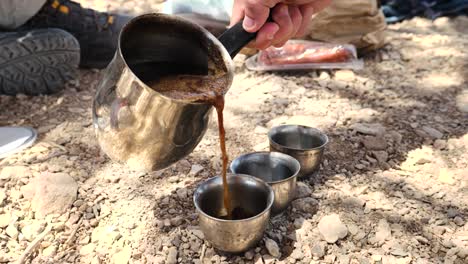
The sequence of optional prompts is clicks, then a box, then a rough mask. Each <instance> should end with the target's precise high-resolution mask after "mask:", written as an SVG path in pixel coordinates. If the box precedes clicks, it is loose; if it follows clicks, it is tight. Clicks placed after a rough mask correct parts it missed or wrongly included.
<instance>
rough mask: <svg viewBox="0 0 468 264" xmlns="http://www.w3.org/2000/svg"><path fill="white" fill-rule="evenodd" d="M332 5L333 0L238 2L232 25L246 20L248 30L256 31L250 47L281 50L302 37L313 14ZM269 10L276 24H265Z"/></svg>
mask: <svg viewBox="0 0 468 264" xmlns="http://www.w3.org/2000/svg"><path fill="white" fill-rule="evenodd" d="M278 3H279V4H278ZM330 3H331V0H235V1H234V5H233V12H232V16H231V25H234V24H235V23H237V22H239V21H241V20H243V27H244V29H245V30H246V31H248V32H257V38H256V40H255V42H254V43H253V44H251V45H249V46H254V47H256V48H258V49H265V48H267V47H269V46H272V45H273V46H276V47H281V46H283V45H284V44H285V43H286V42H287V41H288V40H289V39H291V38H293V37H296V36H297V37H300V36H303V35H304V34H305V33H306V31H307V27H308V25H309V21H310V19H311V17H312V15H313V14H314V13H317V12H319V11H321V10H322V9H324V8H325V7H327V6H328V5H329V4H330ZM270 10H271V12H272V18H273V22H266V21H267V19H268V16H269V14H270Z"/></svg>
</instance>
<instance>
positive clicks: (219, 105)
mask: <svg viewBox="0 0 468 264" xmlns="http://www.w3.org/2000/svg"><path fill="white" fill-rule="evenodd" d="M213 106H214V107H215V108H216V112H217V114H218V129H219V145H220V146H221V154H222V159H223V172H222V176H223V202H224V208H226V213H227V219H232V214H233V211H232V210H231V196H230V195H229V188H228V183H227V175H226V174H227V163H228V156H227V152H226V131H225V130H224V116H223V110H224V97H223V95H221V94H218V95H216V97H215V100H214V103H213Z"/></svg>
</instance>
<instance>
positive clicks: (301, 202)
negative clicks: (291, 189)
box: [292, 197, 319, 214]
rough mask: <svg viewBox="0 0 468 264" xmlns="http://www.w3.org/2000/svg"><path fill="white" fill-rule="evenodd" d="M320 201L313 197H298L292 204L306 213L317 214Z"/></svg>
mask: <svg viewBox="0 0 468 264" xmlns="http://www.w3.org/2000/svg"><path fill="white" fill-rule="evenodd" d="M318 205H319V203H318V201H317V200H315V199H314V198H311V197H306V198H301V199H297V200H295V201H293V202H292V206H293V207H294V208H296V209H297V210H300V211H302V212H304V213H310V214H315V213H316V212H317V210H318Z"/></svg>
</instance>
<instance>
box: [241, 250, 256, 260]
mask: <svg viewBox="0 0 468 264" xmlns="http://www.w3.org/2000/svg"><path fill="white" fill-rule="evenodd" d="M254 256H255V252H253V251H252V250H249V251H247V252H245V254H244V257H245V258H246V259H248V260H252V259H253V258H254Z"/></svg>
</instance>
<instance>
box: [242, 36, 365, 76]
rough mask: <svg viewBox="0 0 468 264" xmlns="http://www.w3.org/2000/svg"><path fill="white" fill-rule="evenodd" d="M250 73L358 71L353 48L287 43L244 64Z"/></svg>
mask: <svg viewBox="0 0 468 264" xmlns="http://www.w3.org/2000/svg"><path fill="white" fill-rule="evenodd" d="M246 66H247V69H249V70H254V71H287V70H310V69H354V70H358V69H362V68H363V67H364V63H363V61H362V60H359V59H358V58H357V52H356V47H354V46H353V45H348V44H345V45H338V44H330V43H322V42H315V41H307V40H290V41H288V42H287V43H286V44H285V45H284V46H283V47H281V48H275V47H270V48H268V49H266V50H263V51H260V52H259V53H258V54H257V55H255V56H253V57H250V58H249V59H248V60H247V61H246Z"/></svg>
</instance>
